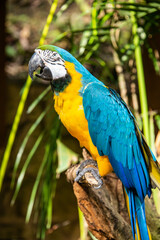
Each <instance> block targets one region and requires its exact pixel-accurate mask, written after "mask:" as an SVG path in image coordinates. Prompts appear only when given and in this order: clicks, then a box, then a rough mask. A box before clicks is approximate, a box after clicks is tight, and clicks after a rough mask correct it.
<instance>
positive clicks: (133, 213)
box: [126, 190, 150, 240]
mask: <svg viewBox="0 0 160 240" xmlns="http://www.w3.org/2000/svg"><path fill="white" fill-rule="evenodd" d="M126 192H127V194H128V197H129V209H130V220H131V227H132V233H133V237H134V239H135V233H136V235H137V239H138V234H137V226H136V218H137V221H138V227H139V232H140V236H141V240H149V239H150V238H149V234H148V228H147V223H146V216H145V207H144V202H143V203H142V202H141V201H140V198H139V197H138V196H137V195H136V194H135V193H134V192H133V191H131V190H126Z"/></svg>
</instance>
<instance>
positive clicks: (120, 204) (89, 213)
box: [66, 165, 160, 240]
mask: <svg viewBox="0 0 160 240" xmlns="http://www.w3.org/2000/svg"><path fill="white" fill-rule="evenodd" d="M78 167H79V165H74V166H72V167H71V168H69V169H68V170H67V173H66V175H67V179H68V180H69V181H70V182H72V184H73V191H74V194H75V196H76V198H77V202H78V206H79V207H80V209H81V211H82V212H83V214H84V217H85V219H86V221H87V224H88V229H89V230H90V231H91V233H92V234H93V235H94V236H95V237H96V238H97V239H99V240H113V239H114V240H132V239H133V236H132V230H131V225H130V219H129V216H128V211H127V207H126V203H125V199H124V194H123V186H122V183H121V181H120V180H119V179H118V178H117V176H116V175H115V174H114V173H111V174H108V175H107V176H106V177H104V178H103V185H102V187H101V188H99V189H95V188H94V187H92V186H91V185H94V184H95V179H94V177H93V176H92V175H91V174H90V173H87V174H85V179H84V181H83V182H82V183H81V184H79V183H77V182H74V179H75V177H76V171H77V169H78ZM145 205H146V218H147V224H148V226H149V229H150V231H151V235H152V239H154V240H159V239H160V232H159V229H160V222H159V215H158V213H157V211H156V208H155V205H154V202H153V198H151V199H149V198H148V197H147V198H146V201H145Z"/></svg>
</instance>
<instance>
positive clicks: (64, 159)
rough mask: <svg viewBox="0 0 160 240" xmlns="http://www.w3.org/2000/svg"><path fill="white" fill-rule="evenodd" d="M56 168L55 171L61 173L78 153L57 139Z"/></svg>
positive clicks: (76, 157)
mask: <svg viewBox="0 0 160 240" xmlns="http://www.w3.org/2000/svg"><path fill="white" fill-rule="evenodd" d="M57 153H58V168H57V173H62V172H64V171H65V170H66V169H68V167H69V166H70V164H71V162H72V160H75V159H76V160H77V159H78V154H76V153H75V152H73V151H72V150H71V149H69V148H68V147H66V146H65V145H64V144H63V143H62V142H61V141H60V140H59V139H58V140H57Z"/></svg>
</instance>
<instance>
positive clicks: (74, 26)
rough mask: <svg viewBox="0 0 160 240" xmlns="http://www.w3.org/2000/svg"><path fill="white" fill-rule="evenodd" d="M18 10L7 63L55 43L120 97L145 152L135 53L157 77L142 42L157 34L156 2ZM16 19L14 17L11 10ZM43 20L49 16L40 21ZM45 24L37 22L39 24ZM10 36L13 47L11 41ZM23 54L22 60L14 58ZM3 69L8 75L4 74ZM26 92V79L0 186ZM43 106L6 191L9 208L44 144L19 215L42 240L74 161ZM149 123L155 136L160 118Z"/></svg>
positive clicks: (46, 95) (159, 9) (143, 96)
mask: <svg viewBox="0 0 160 240" xmlns="http://www.w3.org/2000/svg"><path fill="white" fill-rule="evenodd" d="M22 2H23V1H22ZM25 4H29V7H30V13H29V12H27V11H26V12H25V13H23V14H18V15H15V14H14V13H10V14H8V16H7V21H6V24H7V29H8V32H7V34H8V37H7V41H8V44H7V46H6V55H7V57H8V58H11V59H12V62H15V63H19V62H20V64H22V63H24V64H25V66H26V64H27V62H28V59H29V58H30V56H31V54H32V53H33V50H34V48H35V47H37V45H39V44H40V45H41V44H44V43H47V44H56V45H58V46H60V47H63V48H65V49H66V50H68V51H69V52H71V53H72V54H73V55H74V56H75V57H77V58H78V60H79V61H80V62H81V63H83V64H85V66H86V67H87V68H88V69H89V70H90V71H91V73H93V75H94V76H96V77H97V78H98V79H100V80H102V81H104V82H105V83H107V84H108V85H110V86H111V87H113V86H114V88H115V89H116V90H117V91H119V92H120V94H121V96H122V97H123V98H125V99H126V101H127V104H129V106H130V108H131V110H132V111H133V113H135V116H136V117H137V120H138V121H139V120H140V121H141V123H142V122H143V130H144V134H145V136H146V138H147V140H148V143H149V144H150V146H153V145H154V138H155V137H154V136H155V135H154V131H155V130H154V123H153V121H149V120H152V119H151V114H150V112H148V104H147V93H146V91H145V77H144V65H143V59H142V51H143V48H146V49H147V52H148V56H149V58H150V59H151V61H152V64H153V67H154V69H155V72H156V74H158V75H159V74H160V64H159V62H160V59H159V58H158V57H157V55H156V54H155V52H156V49H153V48H152V46H151V45H150V39H151V38H152V36H154V34H157V33H159V32H160V14H159V13H160V3H159V2H158V1H141V0H139V1H127V2H124V1H112V0H110V1H100V0H94V1H93V2H92V3H90V1H85V0H82V1H78V0H76V1H73V0H67V1H53V3H51V2H50V1H47V3H44V2H43V1H42V0H41V1H40V0H39V1H37V4H38V8H37V10H38V11H39V12H36V11H35V10H34V3H31V2H29V1H25ZM25 4H24V6H25ZM44 7H45V11H44ZM17 12H20V8H19V7H18V6H17ZM48 13H49V15H48V16H47V14H48ZM37 14H39V15H40V17H38V18H37V19H38V20H37V19H36V17H37ZM46 18H47V20H46V23H45V20H44V19H46ZM38 21H40V22H38ZM43 26H44V27H43ZM42 29H43V30H42ZM40 36H41V37H40ZM13 37H14V40H13V39H12V38H13ZM39 39H40V41H39ZM38 41H39V44H38ZM24 52H25V53H26V56H27V58H26V57H23V56H22V55H24ZM22 53H23V54H22ZM115 53H116V55H115ZM117 63H118V64H120V67H121V71H119V70H118V68H116V66H117ZM136 67H137V68H139V70H138V71H139V72H140V74H138V77H137V71H136V70H135V69H136ZM26 68H27V67H26ZM11 70H12V69H11ZM11 70H10V71H9V72H8V74H12V71H11ZM120 74H121V76H120ZM132 83H134V84H135V86H136V88H137V90H136V92H133V91H132V90H131V84H132ZM137 83H139V94H138V93H137V92H138V84H137ZM37 84H38V83H37ZM153 84H154V83H153ZM30 86H31V80H30V78H28V79H27V83H26V84H25V87H24V89H23V93H22V98H21V101H20V104H19V107H18V110H17V114H16V116H15V121H14V123H13V127H12V130H11V133H10V136H9V140H8V144H7V147H6V151H5V154H4V157H3V161H2V165H1V170H0V183H1V184H2V182H3V177H4V175H5V171H6V167H7V164H8V160H9V157H10V153H11V149H12V147H13V144H14V141H15V139H16V132H17V129H18V126H19V122H20V119H21V115H22V113H23V110H24V106H25V102H26V100H27V96H28V93H29V90H30ZM141 86H142V88H141ZM49 89H50V88H49V87H48V88H47V89H46V90H44V92H42V93H41V95H40V96H37V98H36V99H35V101H34V102H33V103H32V104H31V105H30V107H29V108H28V112H27V113H28V114H32V113H33V112H34V110H35V109H36V107H37V106H38V104H40V102H41V101H43V100H44V99H45V100H46V101H47V99H50V97H51V96H50V92H49ZM123 90H125V92H126V93H125V94H123ZM139 97H140V102H139ZM144 103H145V106H144ZM50 104H51V105H50ZM50 104H49V107H48V108H47V109H44V111H42V112H41V114H40V115H39V117H38V118H36V119H35V121H34V122H33V124H32V126H31V127H30V129H29V131H28V133H27V134H26V137H25V138H24V140H23V142H22V143H21V145H20V146H19V151H18V153H17V158H16V161H15V165H14V170H13V177H12V184H11V186H12V188H13V187H14V186H15V193H14V195H13V199H12V204H13V203H14V202H15V200H16V197H17V195H18V193H19V190H20V187H21V184H22V182H23V179H24V177H25V173H26V171H27V169H28V166H29V164H30V162H31V161H34V158H33V157H34V156H35V155H36V152H37V151H38V149H39V147H42V145H41V141H42V139H45V142H46V144H45V146H43V148H44V155H43V156H42V162H41V165H40V167H39V169H37V176H36V178H35V183H34V185H33V189H32V193H31V197H30V201H29V203H28V210H27V215H26V221H27V222H28V221H29V220H30V217H31V214H35V216H37V222H38V232H37V236H38V238H42V239H44V238H45V231H46V229H48V228H50V227H51V222H52V200H53V198H54V196H55V192H56V177H57V176H59V174H60V173H61V172H63V171H65V170H66V169H67V168H68V167H69V165H70V164H71V163H72V160H73V158H74V159H78V156H77V154H76V153H74V152H73V151H72V150H71V149H70V148H68V147H66V146H65V145H64V144H63V143H62V141H63V138H61V131H60V123H59V120H58V119H57V116H56V114H55V112H54V110H53V107H51V106H52V105H53V103H50ZM140 105H141V111H140ZM135 106H137V107H135ZM141 113H142V114H141ZM48 116H49V118H50V121H49V125H48V126H47V127H46V128H45V129H44V131H43V132H42V133H41V134H40V135H39V136H38V137H37V139H35V144H34V145H33V147H32V149H30V152H29V154H28V157H27V158H26V159H25V160H24V163H23V166H22V168H21V170H20V171H19V172H18V177H17V170H18V167H19V163H20V161H21V158H23V154H24V151H25V150H26V146H27V143H28V141H29V139H30V137H31V136H32V135H33V134H34V130H35V129H36V128H37V127H38V125H39V124H41V122H42V121H43V120H44V118H46V119H47V117H48ZM154 118H155V120H156V123H157V126H158V128H159V129H160V116H159V115H157V114H155V115H154V116H153V120H154ZM151 124H152V125H151ZM145 129H146V130H145ZM1 184H0V186H1ZM155 198H157V196H155Z"/></svg>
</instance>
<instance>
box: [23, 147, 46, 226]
mask: <svg viewBox="0 0 160 240" xmlns="http://www.w3.org/2000/svg"><path fill="white" fill-rule="evenodd" d="M46 153H47V154H48V152H46ZM46 153H45V155H44V158H43V161H42V163H41V166H40V168H39V170H38V174H37V177H36V180H35V183H34V186H33V189H32V193H31V197H30V200H29V204H28V209H27V214H26V222H27V223H28V222H29V220H30V217H31V213H32V210H33V205H34V202H35V198H36V193H37V190H38V185H39V183H40V180H41V177H42V173H43V170H44V167H45V165H46V162H47V159H48V158H47V154H46Z"/></svg>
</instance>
